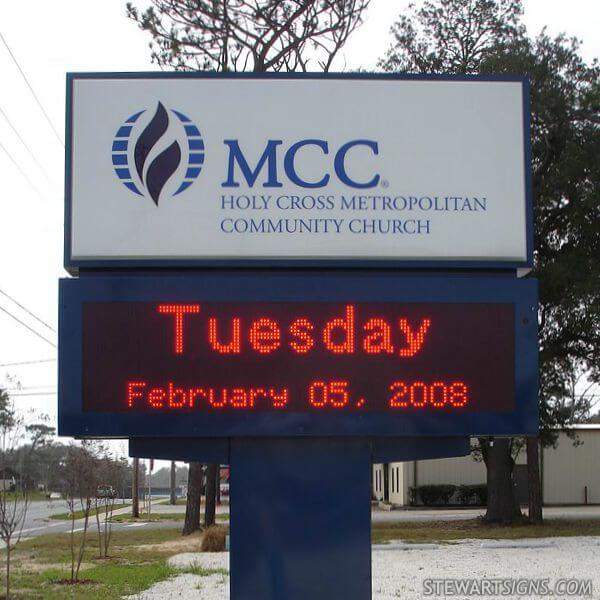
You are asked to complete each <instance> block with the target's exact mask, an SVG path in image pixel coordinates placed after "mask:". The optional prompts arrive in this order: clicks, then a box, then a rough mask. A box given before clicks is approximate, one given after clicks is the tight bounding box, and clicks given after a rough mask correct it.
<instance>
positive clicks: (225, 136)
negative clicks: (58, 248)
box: [65, 73, 532, 272]
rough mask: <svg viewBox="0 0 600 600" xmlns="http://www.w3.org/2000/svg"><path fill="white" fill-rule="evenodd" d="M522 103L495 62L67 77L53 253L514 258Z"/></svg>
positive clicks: (385, 262)
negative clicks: (439, 69) (62, 228)
mask: <svg viewBox="0 0 600 600" xmlns="http://www.w3.org/2000/svg"><path fill="white" fill-rule="evenodd" d="M98 98H109V99H110V101H109V102H98ZM528 103H529V100H528V84H527V81H526V80H524V79H522V78H518V77H509V76H499V77H484V76H420V75H392V74H362V73H361V74H344V75H341V74H331V73H328V74H326V75H325V76H320V75H318V74H295V73H285V74H272V73H271V74H265V75H260V74H253V73H242V74H239V73H238V74H210V73H137V74H131V73H82V74H76V73H75V74H71V75H69V77H68V81H67V110H68V114H67V135H66V139H67V189H66V215H65V216H66V225H67V230H66V240H65V242H66V243H65V262H66V266H67V268H68V269H69V270H71V271H72V272H77V270H78V269H79V268H94V267H119V268H136V267H148V266H150V267H180V266H188V267H189V266H223V265H228V266H232V265H233V266H239V265H243V266H248V265H257V264H260V265H268V264H272V265H278V266H285V267H290V266H307V265H308V266H326V265H328V266H336V267H339V266H341V265H342V264H343V263H344V262H345V263H346V264H348V265H352V266H356V265H359V266H360V265H362V264H364V263H365V262H367V263H369V264H370V265H371V266H373V265H377V266H418V267H427V268H452V267H455V266H461V267H477V268H482V266H485V267H486V268H502V269H506V268H518V267H528V266H531V261H532V229H531V222H532V221H531V214H532V213H531V189H530V187H531V186H530V159H529V137H530V136H529V116H528V115H529V108H528Z"/></svg>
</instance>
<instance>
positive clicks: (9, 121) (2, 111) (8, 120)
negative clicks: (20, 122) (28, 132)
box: [0, 106, 51, 182]
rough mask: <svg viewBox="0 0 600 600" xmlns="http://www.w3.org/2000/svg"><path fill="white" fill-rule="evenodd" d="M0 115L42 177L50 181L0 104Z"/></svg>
mask: <svg viewBox="0 0 600 600" xmlns="http://www.w3.org/2000/svg"><path fill="white" fill-rule="evenodd" d="M0 115H2V116H3V117H4V119H5V120H6V122H7V123H8V125H9V127H10V128H11V129H12V130H13V133H14V134H15V135H16V136H17V137H18V138H19V141H20V142H21V144H23V147H24V148H25V150H27V152H28V154H29V156H30V157H31V159H32V160H33V162H34V163H35V164H36V165H37V166H38V168H39V170H40V171H41V172H42V173H43V174H44V177H45V178H46V179H47V180H48V181H49V182H50V181H51V180H50V176H49V175H48V173H47V172H46V169H44V167H43V166H42V164H41V163H40V161H39V160H38V159H37V158H36V156H35V154H34V153H33V152H32V150H31V148H30V147H29V146H28V145H27V143H26V142H25V140H24V139H23V137H22V136H21V134H20V133H19V131H18V130H17V128H16V127H15V126H14V125H13V123H12V121H11V120H10V119H9V118H8V115H7V114H6V112H4V110H3V109H2V107H1V106H0Z"/></svg>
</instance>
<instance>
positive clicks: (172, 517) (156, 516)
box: [112, 512, 229, 523]
mask: <svg viewBox="0 0 600 600" xmlns="http://www.w3.org/2000/svg"><path fill="white" fill-rule="evenodd" d="M184 519H185V513H183V512H180V513H161V512H152V513H150V515H148V514H146V513H140V518H139V519H134V518H133V517H132V516H131V515H130V514H126V515H115V516H114V517H113V518H112V520H113V522H114V523H138V522H145V523H148V522H149V523H153V522H155V521H183V520H184ZM215 520H217V521H229V514H228V513H219V514H217V515H216V516H215Z"/></svg>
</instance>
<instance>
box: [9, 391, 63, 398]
mask: <svg viewBox="0 0 600 600" xmlns="http://www.w3.org/2000/svg"><path fill="white" fill-rule="evenodd" d="M10 395H11V396H12V397H13V398H19V397H22V396H56V392H26V393H25V394H19V393H16V394H15V393H11V394H10Z"/></svg>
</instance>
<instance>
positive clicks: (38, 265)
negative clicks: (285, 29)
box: [0, 0, 600, 447]
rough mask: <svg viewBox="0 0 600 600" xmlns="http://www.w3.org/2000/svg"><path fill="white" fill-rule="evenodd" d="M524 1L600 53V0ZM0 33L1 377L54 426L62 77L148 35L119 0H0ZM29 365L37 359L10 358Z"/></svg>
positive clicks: (357, 60)
mask: <svg viewBox="0 0 600 600" xmlns="http://www.w3.org/2000/svg"><path fill="white" fill-rule="evenodd" d="M139 4H140V5H143V4H144V3H143V2H139ZM407 4H408V2H406V1H405V0H372V3H371V6H370V8H369V11H368V13H367V15H366V22H365V23H364V25H363V26H362V28H361V29H359V30H358V31H357V32H356V33H355V34H354V36H353V37H352V38H351V39H350V41H349V43H348V44H347V46H346V47H345V49H344V52H343V54H342V56H340V59H339V61H338V63H337V65H336V67H337V70H344V69H352V68H357V67H363V68H366V69H369V68H374V66H375V64H376V62H377V59H378V58H380V57H382V56H383V55H384V54H385V51H386V49H387V47H388V46H389V44H390V36H389V33H388V32H389V28H390V26H391V24H392V23H393V22H394V20H395V19H396V17H397V16H398V14H400V13H401V12H402V11H403V10H405V9H406V6H407ZM524 6H525V17H524V22H525V24H526V25H527V27H528V30H529V32H530V34H532V35H534V34H537V33H539V31H540V30H541V29H542V27H543V26H545V25H546V26H547V28H548V32H549V33H550V34H556V33H559V32H566V33H567V34H569V35H572V36H576V37H578V38H579V39H580V40H581V41H582V49H581V51H582V54H583V56H584V57H585V58H586V59H587V60H589V61H591V60H592V59H593V58H594V57H600V36H598V25H599V24H600V2H598V0H569V1H568V2H567V1H565V0H524ZM32 16H33V17H34V18H32ZM0 34H1V35H2V38H3V39H4V41H5V42H6V44H7V45H8V47H9V48H10V52H12V54H13V56H14V57H15V58H16V60H17V61H18V63H19V66H20V68H21V69H22V71H23V73H24V74H25V76H26V78H27V81H28V82H29V85H30V86H31V88H32V89H33V92H34V94H35V97H34V95H33V93H32V91H31V89H29V87H28V84H27V83H26V82H25V80H24V78H23V76H22V74H21V72H20V71H19V68H18V67H17V66H16V65H15V62H14V61H13V59H12V57H11V55H10V53H9V50H8V49H7V47H6V45H5V44H4V43H3V41H2V39H0V76H1V79H0V82H1V83H0V185H1V186H2V194H1V195H0V223H1V226H0V257H1V258H0V384H2V382H3V381H7V378H10V380H9V381H8V383H6V385H8V387H9V389H10V390H11V392H12V394H13V397H14V399H15V402H16V404H17V406H18V407H19V408H21V409H23V410H25V409H31V408H35V409H37V410H39V411H40V412H43V413H46V414H48V415H50V418H51V419H52V420H53V421H54V420H55V418H56V402H57V400H56V394H55V392H56V380H57V377H56V370H57V363H56V347H55V346H56V343H57V339H56V337H57V336H56V331H55V330H56V327H57V320H58V302H57V296H58V279H59V278H60V277H65V276H66V273H65V272H64V270H63V268H62V262H63V256H62V254H63V197H64V185H63V177H64V120H65V73H66V72H69V71H147V70H156V67H155V66H153V65H152V64H151V62H150V51H149V49H148V42H149V37H148V36H147V34H145V33H144V32H141V31H139V30H138V28H137V26H136V25H135V24H134V23H133V22H131V21H129V20H128V19H127V18H126V16H125V2H124V0H84V1H82V0H54V1H52V2H48V1H47V0H33V1H32V2H3V3H1V4H0ZM36 97H37V101H36V99H35V98H36ZM38 101H39V104H38ZM7 118H8V120H7ZM19 136H20V138H21V139H20V138H19ZM21 140H22V141H21ZM23 142H24V143H25V145H26V146H25V145H24V144H23ZM6 294H8V296H10V297H12V298H13V299H15V300H17V301H18V302H19V303H20V304H21V305H22V306H23V307H25V308H26V309H27V310H28V311H30V313H33V314H34V315H35V317H37V318H34V317H33V316H31V315H30V314H29V313H28V312H26V311H24V310H23V309H22V308H20V307H19V306H17V305H16V304H15V303H14V302H13V301H12V300H10V299H9V297H8V296H7V295H6ZM4 311H9V312H10V313H12V314H13V315H14V316H15V317H17V318H18V319H20V320H21V321H22V322H23V324H20V323H17V322H16V321H14V320H13V319H12V318H11V317H10V316H9V315H7V314H6V313H5V312H4ZM37 319H39V320H37ZM26 326H29V327H30V328H32V329H34V330H35V331H36V332H37V333H38V334H39V335H41V336H42V337H44V338H46V341H45V340H43V339H41V338H40V337H39V336H37V335H35V334H34V333H32V332H31V331H30V330H29V329H27V327H26ZM25 361H36V362H34V363H33V364H30V365H12V364H11V363H18V362H25ZM39 361H41V362H39ZM19 385H20V386H21V389H17V388H18V387H19ZM121 447H123V446H122V445H121Z"/></svg>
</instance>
